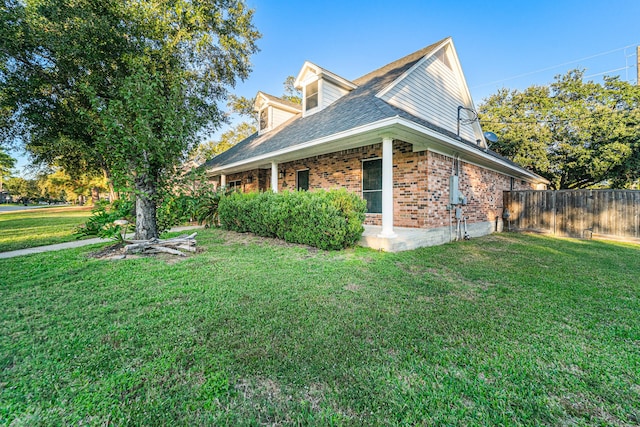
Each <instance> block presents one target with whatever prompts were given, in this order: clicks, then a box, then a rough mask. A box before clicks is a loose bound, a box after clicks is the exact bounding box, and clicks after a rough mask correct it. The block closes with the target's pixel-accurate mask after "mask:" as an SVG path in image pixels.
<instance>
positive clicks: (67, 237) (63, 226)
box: [0, 206, 91, 252]
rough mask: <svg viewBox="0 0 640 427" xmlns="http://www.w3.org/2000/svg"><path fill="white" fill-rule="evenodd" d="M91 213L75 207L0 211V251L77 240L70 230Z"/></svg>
mask: <svg viewBox="0 0 640 427" xmlns="http://www.w3.org/2000/svg"><path fill="white" fill-rule="evenodd" d="M89 216H91V211H90V210H88V209H78V208H76V207H71V206H70V207H63V208H59V207H56V208H38V209H32V210H24V211H15V212H1V213H0V252H7V251H15V250H17V249H24V248H31V247H34V246H42V245H52V244H55V243H63V242H70V241H73V240H76V236H74V235H73V230H74V228H75V227H76V226H78V225H80V224H83V223H84V222H86V220H87V219H88V218H89Z"/></svg>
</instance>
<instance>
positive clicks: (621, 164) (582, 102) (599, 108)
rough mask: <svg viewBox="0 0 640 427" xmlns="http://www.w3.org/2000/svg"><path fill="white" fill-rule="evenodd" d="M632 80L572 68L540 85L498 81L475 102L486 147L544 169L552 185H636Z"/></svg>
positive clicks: (639, 164)
mask: <svg viewBox="0 0 640 427" xmlns="http://www.w3.org/2000/svg"><path fill="white" fill-rule="evenodd" d="M638 107H640V88H639V87H638V86H633V85H630V84H629V83H628V82H624V81H621V80H620V79H619V78H617V77H606V78H605V79H604V82H603V83H602V84H598V83H594V82H592V81H588V82H584V81H583V71H580V70H572V71H569V72H568V73H567V74H565V75H563V76H557V77H556V80H555V81H554V82H553V83H552V84H551V85H548V86H531V87H529V88H527V89H525V90H524V91H522V92H520V91H508V90H506V89H502V90H500V91H498V93H496V94H495V95H492V96H491V97H489V98H488V99H487V100H486V102H485V103H484V104H483V105H481V106H480V108H479V110H480V118H481V122H482V125H483V128H484V129H485V130H490V131H492V132H495V133H496V134H497V135H498V136H499V139H500V140H499V141H498V143H496V144H494V145H492V147H491V148H492V149H494V150H495V151H497V152H498V153H500V154H503V155H505V156H506V157H509V158H511V159H512V160H514V161H515V162H517V163H519V164H521V165H522V166H524V167H527V168H530V169H532V170H533V171H534V172H536V173H538V174H540V175H542V176H544V177H546V178H547V179H549V180H550V181H551V185H552V186H553V187H554V188H557V189H565V188H568V189H571V188H589V187H594V186H601V187H602V186H604V187H612V188H619V187H632V186H634V185H635V186H638V185H639V184H640V182H638V176H639V175H640V147H639V141H640V113H639V111H638Z"/></svg>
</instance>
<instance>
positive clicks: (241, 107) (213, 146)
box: [194, 76, 302, 161]
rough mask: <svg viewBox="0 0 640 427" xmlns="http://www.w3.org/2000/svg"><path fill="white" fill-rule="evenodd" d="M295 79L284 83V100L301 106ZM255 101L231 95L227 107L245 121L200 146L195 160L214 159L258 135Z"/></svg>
mask: <svg viewBox="0 0 640 427" xmlns="http://www.w3.org/2000/svg"><path fill="white" fill-rule="evenodd" d="M295 79H296V78H295V77H293V76H288V77H287V78H286V79H285V81H284V82H283V83H282V85H283V92H284V93H283V95H282V99H285V100H287V101H290V102H293V103H295V104H301V103H302V97H301V96H302V94H301V93H300V91H299V90H297V89H296V88H295V87H294V85H293V83H294V81H295ZM255 101H256V99H255V98H247V97H245V96H237V95H230V96H229V99H228V102H227V107H229V109H230V110H231V112H232V113H233V114H237V115H238V116H240V117H243V118H244V119H245V120H244V121H242V122H239V123H238V124H236V125H234V126H232V127H231V128H230V129H229V130H227V131H225V132H223V133H222V135H220V138H219V139H217V140H210V141H206V142H203V143H202V144H200V145H199V146H198V147H197V149H196V150H195V153H194V158H197V159H199V160H200V161H206V160H209V159H212V158H213V157H215V156H217V155H218V154H220V153H223V152H225V151H227V150H228V149H229V148H231V147H233V146H234V145H236V144H237V143H238V142H240V141H242V140H243V139H245V138H248V137H249V136H251V135H253V134H254V133H256V132H257V131H258V117H257V115H256V113H255V111H254V104H255Z"/></svg>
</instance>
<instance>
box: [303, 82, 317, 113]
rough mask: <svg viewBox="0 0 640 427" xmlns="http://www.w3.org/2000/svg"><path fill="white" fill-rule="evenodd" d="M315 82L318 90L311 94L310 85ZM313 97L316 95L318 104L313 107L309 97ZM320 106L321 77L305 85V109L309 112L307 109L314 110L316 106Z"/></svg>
mask: <svg viewBox="0 0 640 427" xmlns="http://www.w3.org/2000/svg"><path fill="white" fill-rule="evenodd" d="M314 84H315V85H316V91H315V92H314V93H312V94H309V87H310V86H312V85H314ZM311 97H315V103H316V105H314V106H313V107H309V98H311ZM319 106H320V79H318V80H314V81H312V82H310V83H309V84H307V85H306V86H305V87H304V111H305V112H307V111H310V110H313V109H314V108H318V107H319Z"/></svg>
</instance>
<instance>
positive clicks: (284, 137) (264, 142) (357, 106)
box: [204, 38, 520, 169]
mask: <svg viewBox="0 0 640 427" xmlns="http://www.w3.org/2000/svg"><path fill="white" fill-rule="evenodd" d="M445 40H447V38H446V39H443V40H440V41H438V42H437V43H434V44H432V45H429V46H427V47H425V48H423V49H420V50H418V51H416V52H414V53H412V54H409V55H407V56H405V57H403V58H400V59H398V60H397V61H394V62H391V63H390V64H387V65H385V66H384V67H381V68H378V69H377V70H375V71H372V72H370V73H368V74H365V75H364V76H362V77H360V78H358V79H356V80H354V81H353V82H354V83H355V84H357V85H358V88H357V89H354V90H353V91H351V92H350V93H348V94H347V95H345V96H343V97H342V98H340V99H338V100H337V101H335V102H334V103H333V104H331V105H330V106H328V107H327V108H325V109H323V110H321V111H319V112H317V113H315V114H313V115H310V116H307V117H302V115H297V116H295V117H293V118H292V119H290V120H289V121H288V122H287V123H285V124H283V125H281V126H279V127H278V128H276V129H274V130H272V131H270V132H267V133H265V134H263V135H258V133H255V134H253V135H251V136H250V137H248V138H246V139H245V140H243V141H241V142H239V143H238V144H236V145H235V146H234V147H232V148H230V149H229V150H227V151H225V152H224V153H221V154H220V155H218V156H216V157H214V158H213V159H211V160H209V161H207V162H206V163H205V164H204V167H205V168H207V169H209V168H214V167H220V166H224V165H228V164H232V163H236V162H241V161H243V160H248V159H251V158H254V157H258V156H263V155H268V154H269V153H271V152H275V151H278V150H282V149H286V148H291V147H295V146H296V145H300V144H303V143H305V142H308V141H313V140H315V139H318V138H322V137H327V136H330V135H334V134H336V133H339V132H343V131H348V130H350V129H353V128H356V127H359V126H364V125H367V124H371V123H375V122H377V121H380V120H383V119H386V118H390V117H395V116H400V117H403V118H406V119H408V120H411V121H413V122H415V123H418V124H420V125H422V126H425V127H428V128H430V129H433V130H435V131H437V132H439V133H442V134H443V135H447V136H450V137H452V138H456V139H458V140H460V138H459V137H458V136H456V135H455V134H454V133H452V132H450V131H447V130H446V129H443V128H441V127H439V126H436V125H434V124H433V123H430V122H428V121H426V120H424V119H421V118H418V117H416V116H414V115H412V114H410V113H408V112H406V111H404V110H402V109H400V108H396V107H394V106H392V105H390V104H387V103H386V102H384V101H383V100H381V99H379V98H377V97H376V96H375V94H376V93H378V92H379V91H380V90H382V89H383V88H385V87H386V86H387V85H389V84H391V83H392V82H393V81H394V80H396V79H397V78H398V77H400V76H401V75H402V74H403V73H404V72H405V71H407V70H408V69H410V68H411V67H412V66H413V65H415V64H416V63H417V62H418V61H419V60H420V59H422V58H424V57H425V56H426V55H428V54H429V53H431V52H432V51H433V50H434V49H435V48H436V47H438V46H439V45H441V44H442V43H443V42H444V41H445ZM462 142H464V143H466V144H468V145H469V146H471V147H474V148H475V149H478V150H479V151H484V152H485V153H487V154H490V155H493V156H494V157H496V158H499V159H501V160H503V161H507V162H508V163H510V164H512V165H514V166H516V167H518V168H520V167H519V166H518V165H516V164H515V163H513V162H511V161H509V160H507V159H505V158H504V157H502V156H499V155H498V154H496V153H494V152H492V151H490V150H482V149H481V148H480V147H478V145H477V144H475V143H474V142H471V141H464V140H462Z"/></svg>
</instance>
